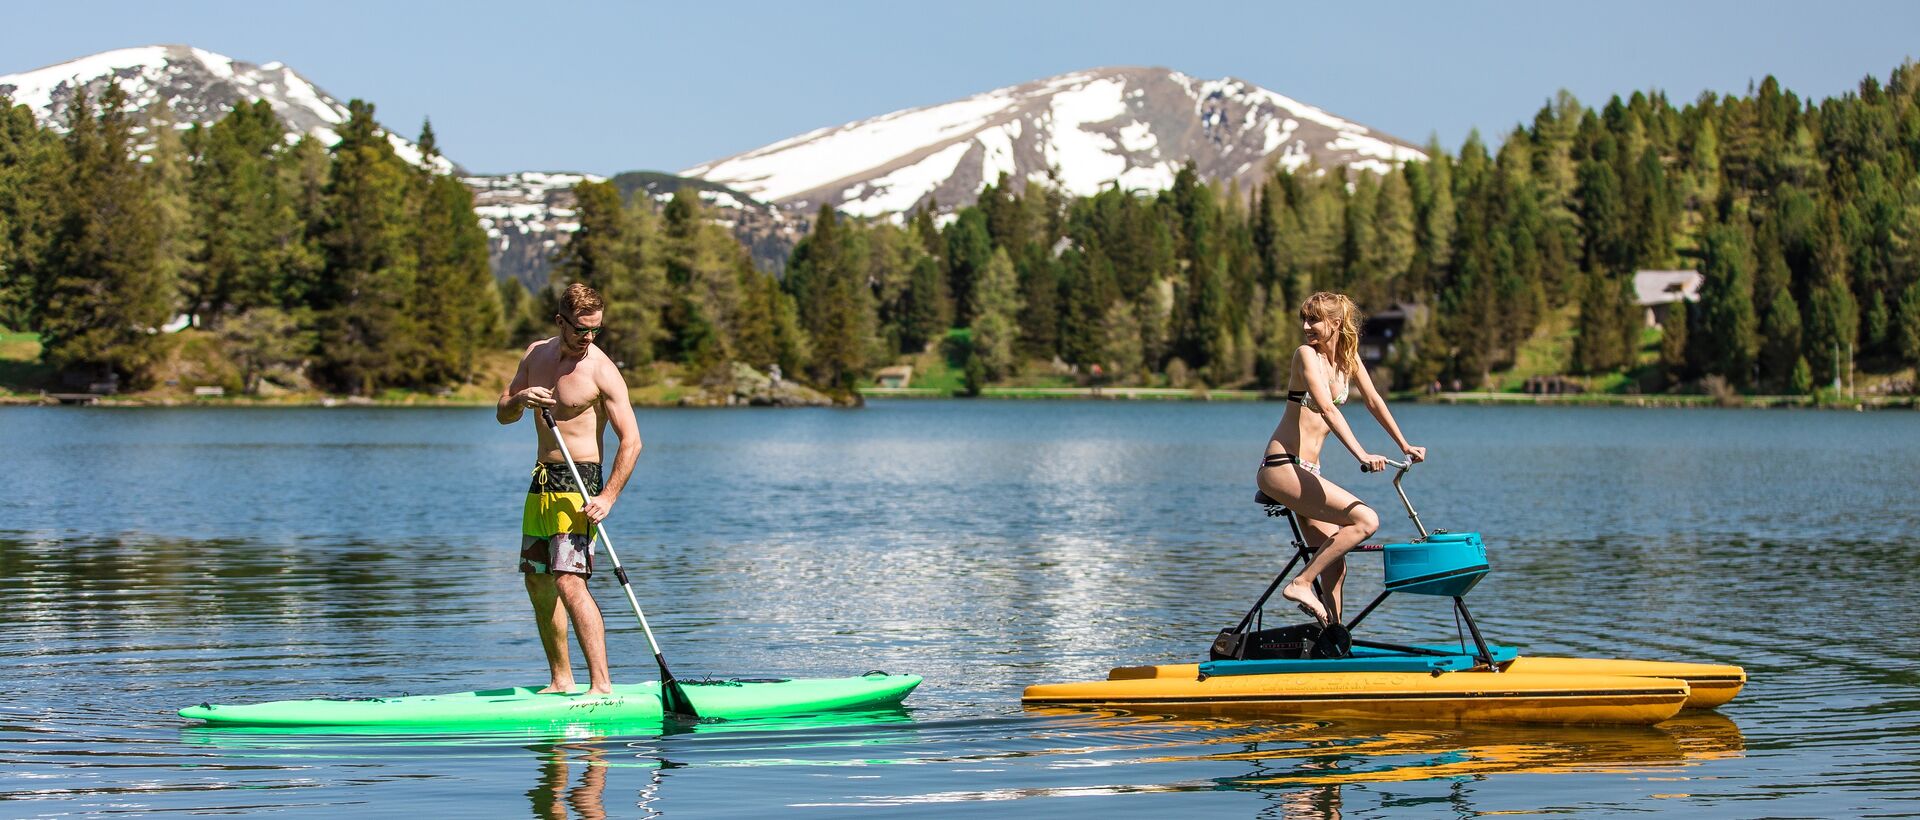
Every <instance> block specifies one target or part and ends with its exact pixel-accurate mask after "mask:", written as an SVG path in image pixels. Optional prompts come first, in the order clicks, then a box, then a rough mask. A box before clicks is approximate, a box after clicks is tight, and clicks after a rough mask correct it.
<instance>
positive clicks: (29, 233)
mask: <svg viewBox="0 0 1920 820" xmlns="http://www.w3.org/2000/svg"><path fill="white" fill-rule="evenodd" d="M65 159H66V151H65V148H64V146H63V144H62V141H61V140H60V139H59V138H58V137H57V136H55V135H54V133H53V131H52V130H51V129H46V128H41V127H40V125H39V123H38V122H37V121H35V120H34V117H33V110H32V109H30V108H28V107H27V106H24V105H18V106H16V105H12V104H11V102H10V101H9V100H8V99H7V97H6V96H5V95H3V94H0V327H9V328H13V329H28V328H34V327H38V325H39V321H40V313H41V309H42V307H43V306H44V305H45V304H46V289H45V285H46V273H47V272H46V271H44V270H43V267H44V265H43V263H44V261H45V256H46V251H47V243H48V241H49V240H50V238H51V237H52V236H53V234H54V223H55V222H57V221H58V219H59V214H60V211H61V208H60V207H59V205H60V203H61V201H62V198H61V196H60V187H61V186H62V185H63V183H64V181H65V180H66V179H67V178H68V174H67V172H66V171H65V169H64V167H63V166H64V162H65Z"/></svg>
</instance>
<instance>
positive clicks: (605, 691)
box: [586, 683, 613, 695]
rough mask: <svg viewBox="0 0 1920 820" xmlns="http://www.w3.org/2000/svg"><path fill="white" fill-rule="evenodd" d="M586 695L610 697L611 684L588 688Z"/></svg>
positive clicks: (611, 692) (611, 691)
mask: <svg viewBox="0 0 1920 820" xmlns="http://www.w3.org/2000/svg"><path fill="white" fill-rule="evenodd" d="M586 693H587V694H589V695H611V694H613V684H611V683H609V684H606V685H605V686H589V687H587V692H586Z"/></svg>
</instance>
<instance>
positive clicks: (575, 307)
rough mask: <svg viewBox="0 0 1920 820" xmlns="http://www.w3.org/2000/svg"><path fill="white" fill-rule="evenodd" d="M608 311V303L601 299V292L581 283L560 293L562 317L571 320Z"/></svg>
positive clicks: (570, 286)
mask: <svg viewBox="0 0 1920 820" xmlns="http://www.w3.org/2000/svg"><path fill="white" fill-rule="evenodd" d="M606 309H607V303H606V302H605V301H604V300H602V299H601V298H600V294H599V292H597V291H595V290H594V289H593V288H590V287H587V286H586V285H585V284H582V283H580V282H575V283H573V284H571V285H568V286H567V289H566V290H563V291H561V292H560V305H559V311H560V315H561V316H565V317H567V318H569V319H572V318H574V317H576V316H579V315H580V314H582V313H595V312H598V311H602V310H606Z"/></svg>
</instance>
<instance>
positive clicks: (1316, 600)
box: [1280, 581, 1327, 626]
mask: <svg viewBox="0 0 1920 820" xmlns="http://www.w3.org/2000/svg"><path fill="white" fill-rule="evenodd" d="M1280 597H1282V598H1285V599H1287V600H1289V601H1292V602H1294V603H1295V604H1298V605H1299V607H1300V611H1301V612H1304V613H1306V614H1308V615H1310V616H1312V617H1313V619H1314V620H1315V621H1316V622H1318V623H1319V624H1320V625H1321V626H1326V625H1327V608H1326V607H1324V606H1321V604H1320V597H1319V596H1317V595H1315V594H1313V585H1312V584H1302V583H1300V582H1298V581H1295V582H1293V583H1291V584H1288V585H1286V586H1284V587H1281V588H1280Z"/></svg>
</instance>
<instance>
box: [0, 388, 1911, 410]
mask: <svg viewBox="0 0 1920 820" xmlns="http://www.w3.org/2000/svg"><path fill="white" fill-rule="evenodd" d="M858 393H859V395H860V397H861V398H862V399H864V400H869V401H872V400H909V401H911V400H929V399H936V400H945V399H967V398H970V397H967V396H962V395H959V394H955V393H951V392H948V391H945V390H940V389H937V388H913V387H909V388H902V387H869V388H862V389H860V390H859V391H858ZM971 398H975V399H985V400H992V401H1148V402H1168V401H1172V402H1179V401H1197V402H1215V401H1229V402H1251V401H1283V400H1284V399H1282V398H1281V397H1280V396H1278V395H1276V394H1270V393H1266V392H1264V391H1259V390H1199V389H1182V388H1171V387H1100V388H1093V387H989V388H986V389H984V390H982V391H981V394H980V395H979V396H977V397H971ZM1388 398H1389V399H1390V400H1391V401H1394V402H1401V403H1412V404H1447V405H1505V406H1519V405H1535V406H1550V407H1558V406H1565V407H1706V408H1715V407H1718V408H1745V409H1777V408H1788V409H1809V410H1856V411H1865V410H1912V409H1920V396H1859V397H1853V398H1843V399H1840V400H1838V401H1829V402H1824V403H1822V402H1819V401H1818V400H1817V399H1816V397H1814V396H1739V397H1735V398H1734V399H1733V400H1732V401H1727V400H1724V399H1720V398H1716V397H1714V396H1707V395H1696V394H1673V395H1660V394H1638V395H1634V394H1613V393H1573V394H1559V395H1545V394H1532V393H1492V392H1458V393H1455V392H1443V393H1424V392H1422V393H1398V394H1393V395H1390V396H1389V397H1388ZM493 404H494V402H493V401H492V400H491V399H473V398H453V397H435V396H424V395H418V396H416V395H409V396H404V397H399V398H385V399H371V398H365V397H360V396H319V397H314V396H300V397H274V398H261V397H238V396H222V397H206V396H200V397H194V396H179V397H174V396H148V395H132V396H121V395H101V396H81V395H77V394H40V395H31V394H20V393H14V394H0V407H58V406H63V405H74V406H92V407H248V408H276V407H286V408H334V407H474V408H480V407H492V406H493ZM632 406H634V407H640V408H648V409H661V408H674V409H686V408H716V407H717V408H727V407H747V406H749V405H748V404H747V403H745V402H742V403H739V404H713V405H705V404H702V405H688V404H683V403H681V402H679V401H665V402H634V403H633V405H632ZM836 406H837V407H844V405H836Z"/></svg>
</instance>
